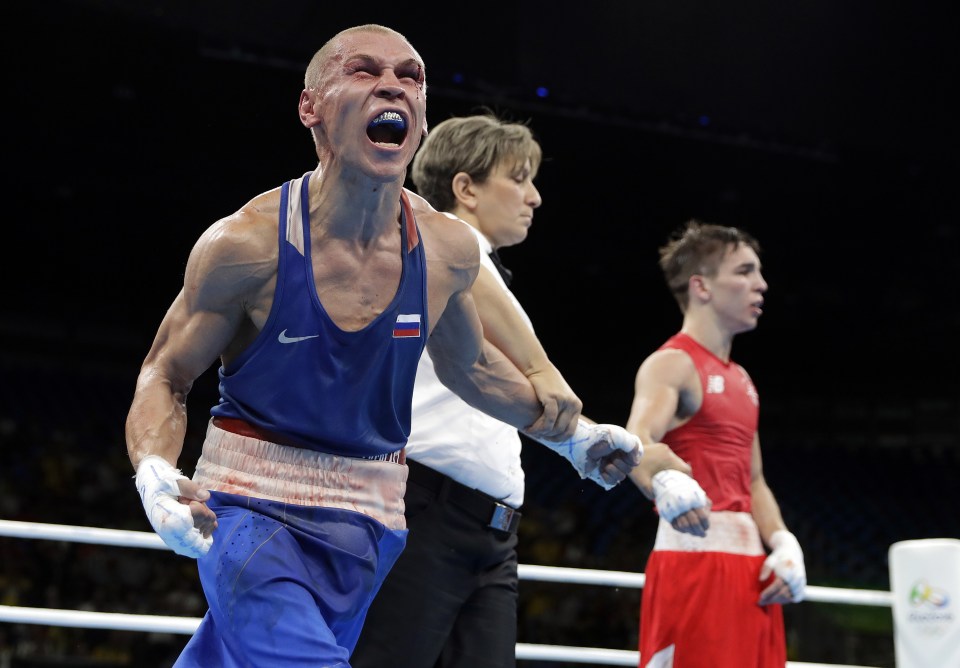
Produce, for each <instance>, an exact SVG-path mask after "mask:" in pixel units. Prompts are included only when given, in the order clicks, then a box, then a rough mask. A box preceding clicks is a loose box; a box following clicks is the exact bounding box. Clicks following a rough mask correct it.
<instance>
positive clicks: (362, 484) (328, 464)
mask: <svg viewBox="0 0 960 668" xmlns="http://www.w3.org/2000/svg"><path fill="white" fill-rule="evenodd" d="M193 479H194V480H195V481H196V482H197V483H199V484H200V485H202V486H203V487H204V488H205V489H209V490H213V491H217V492H225V493H228V494H240V495H243V496H252V497H256V498H261V499H270V500H272V501H280V502H283V503H292V504H296V505H300V506H323V507H326V508H343V509H344V510H353V511H356V512H358V513H363V514H364V515H369V516H370V517H372V518H374V519H375V520H377V521H378V522H380V523H381V524H383V525H384V526H386V527H388V528H390V529H405V528H406V520H405V519H404V516H403V510H404V506H403V495H404V492H405V491H406V487H407V467H406V465H404V464H397V463H395V462H390V461H377V460H370V459H359V458H353V457H341V456H339V455H331V454H328V453H325V452H316V451H314V450H307V449H304V448H294V447H290V446H288V445H280V444H278V443H270V442H269V441H261V440H259V439H256V438H252V437H250V436H241V435H240V434H235V433H233V432H230V431H225V430H223V429H220V428H219V427H217V426H215V425H214V424H213V423H212V422H211V423H210V424H209V425H208V426H207V437H206V440H204V442H203V453H202V454H201V455H200V459H199V460H198V461H197V468H196V472H195V473H194V475H193Z"/></svg>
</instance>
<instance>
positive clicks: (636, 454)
mask: <svg viewBox="0 0 960 668" xmlns="http://www.w3.org/2000/svg"><path fill="white" fill-rule="evenodd" d="M538 440H540V439H538ZM540 442H541V443H543V444H544V445H546V446H547V447H549V448H551V449H553V450H555V451H556V452H558V453H560V454H561V455H562V456H563V457H564V458H565V459H566V460H567V461H568V462H570V463H571V464H572V465H573V468H574V469H576V471H577V473H579V474H580V477H581V478H589V479H590V480H592V481H594V482H595V483H597V484H598V485H600V486H601V487H603V488H604V489H607V490H610V489H613V488H614V487H616V486H617V484H618V483H620V481H622V480H623V479H624V478H625V477H626V476H627V474H628V473H629V472H630V470H631V469H632V468H633V467H634V466H636V465H637V464H639V463H640V457H641V456H642V455H643V445H642V444H641V443H640V439H639V438H638V437H637V436H635V435H634V434H631V433H630V432H628V431H627V430H626V429H624V428H623V427H619V426H617V425H615V424H590V423H588V422H586V421H584V420H579V421H578V422H577V429H576V431H575V432H574V434H573V436H572V437H570V438H568V439H567V440H565V441H560V442H557V443H555V442H551V441H545V440H540Z"/></svg>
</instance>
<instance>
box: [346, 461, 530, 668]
mask: <svg viewBox="0 0 960 668" xmlns="http://www.w3.org/2000/svg"><path fill="white" fill-rule="evenodd" d="M409 463H410V462H409V461H408V464H409ZM410 467H411V472H410V480H409V481H408V483H407V491H406V495H405V497H404V501H405V505H406V518H407V528H408V530H409V535H408V536H407V545H406V547H405V548H404V550H403V552H402V553H401V555H400V558H399V559H398V560H397V563H396V564H395V565H394V567H393V569H392V570H391V571H390V573H389V574H388V575H387V578H386V580H385V581H384V583H383V586H382V587H381V588H380V591H379V592H378V593H377V595H376V598H375V599H374V601H373V604H372V605H371V606H370V610H369V612H368V613H367V619H366V622H365V623H364V626H363V631H362V632H361V634H360V639H359V641H358V642H357V647H356V649H355V650H354V652H353V655H352V656H351V659H350V665H351V666H353V668H387V667H391V668H507V667H510V668H513V667H514V666H516V651H515V650H516V643H517V599H518V591H517V581H518V578H517V551H516V547H517V536H516V533H508V532H504V531H496V530H493V529H490V528H489V527H487V526H485V523H484V522H482V521H481V520H479V519H478V517H477V515H476V513H470V512H467V511H466V510H465V509H464V508H463V507H462V506H461V505H460V504H458V503H456V501H455V500H454V499H453V498H451V497H453V496H454V495H449V496H448V495H447V494H446V486H441V489H436V484H435V483H436V479H435V477H436V476H437V475H438V474H437V473H436V472H435V471H432V470H431V469H427V470H426V472H427V473H430V474H431V475H432V477H433V478H434V479H433V480H431V481H430V485H427V486H424V484H418V476H417V475H416V472H417V469H418V467H421V468H422V465H419V464H416V462H414V463H413V464H410ZM446 480H449V479H446ZM450 482H451V483H452V481H450ZM428 487H430V488H428ZM431 488H432V489H431Z"/></svg>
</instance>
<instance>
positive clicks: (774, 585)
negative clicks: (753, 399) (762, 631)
mask: <svg viewBox="0 0 960 668" xmlns="http://www.w3.org/2000/svg"><path fill="white" fill-rule="evenodd" d="M750 496H751V514H752V515H753V519H754V521H755V522H756V523H757V528H758V529H759V530H760V537H761V538H762V539H763V542H764V543H765V544H766V545H767V546H768V547H769V548H771V552H770V554H769V555H768V556H767V559H766V560H765V561H764V564H763V567H762V568H761V569H760V581H761V582H763V581H765V580H766V579H767V578H768V577H769V576H770V575H771V574H773V575H774V576H775V577H774V578H773V581H772V582H771V583H770V584H769V585H767V586H766V587H765V588H764V589H763V591H762V592H760V599H759V601H758V603H759V604H760V605H767V604H770V603H796V602H798V601H801V600H803V598H804V596H805V592H806V586H807V572H806V566H805V565H804V559H803V550H802V548H801V547H800V544H799V542H797V539H796V536H794V535H793V534H792V533H790V531H789V529H787V525H786V524H785V523H784V521H783V516H782V515H781V513H780V505H779V504H778V503H777V500H776V498H774V496H773V492H772V491H771V490H770V486H769V485H767V481H766V479H765V478H764V477H763V461H762V458H761V455H760V438H759V436H756V435H755V436H754V437H753V450H752V456H751V460H750Z"/></svg>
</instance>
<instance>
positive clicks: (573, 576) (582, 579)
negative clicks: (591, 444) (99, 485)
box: [0, 520, 893, 668]
mask: <svg viewBox="0 0 960 668" xmlns="http://www.w3.org/2000/svg"><path fill="white" fill-rule="evenodd" d="M0 536H6V537H14V538H30V539H36V540H58V541H65V542H73V543H91V544H94V545H114V546H119V547H140V548H149V549H154V550H168V549H169V548H168V547H167V546H166V545H165V544H164V542H163V541H162V540H160V537H159V536H157V535H156V534H155V533H152V532H149V531H125V530H120V529H101V528H96V527H76V526H69V525H65V524H42V523H37V522H16V521H12V520H0ZM518 571H519V577H520V579H521V580H539V581H542V582H561V583H565V584H588V585H600V586H608V587H627V588H634V589H641V588H643V585H644V580H645V577H644V575H643V573H625V572H622V571H602V570H591V569H580V568H561V567H556V566H531V565H529V564H520V565H519V567H518ZM804 600H807V601H819V602H823V603H846V604H853V605H875V606H884V607H892V604H893V598H892V594H891V593H890V592H888V591H872V590H864V589H842V588H836V587H816V586H810V585H808V586H807V589H806V598H805V599H804ZM0 622H11V623H19V624H42V625H48V626H69V627H78V628H92V629H115V630H119V631H146V632H155V633H175V634H181V635H192V634H193V633H194V631H196V629H197V626H198V625H199V624H200V619H198V618H195V617H165V616H160V615H130V614H123V613H113V612H88V611H83V610H55V609H50V608H24V607H17V606H9V605H0ZM517 659H521V660H540V661H568V662H572V663H590V664H594V665H605V666H636V665H637V664H638V663H639V661H640V654H639V653H638V652H635V651H629V650H617V649H603V648H599V647H562V646H558V645H533V644H527V643H517ZM787 667H788V668H869V667H868V666H851V665H839V664H824V663H802V662H797V661H789V662H787Z"/></svg>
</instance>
